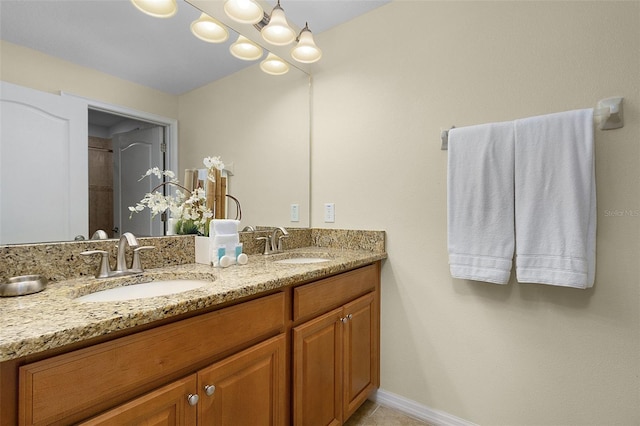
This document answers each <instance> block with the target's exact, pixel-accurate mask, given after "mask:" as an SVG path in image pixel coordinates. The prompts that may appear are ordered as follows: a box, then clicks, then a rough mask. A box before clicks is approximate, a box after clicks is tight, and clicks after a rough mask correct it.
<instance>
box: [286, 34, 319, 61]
mask: <svg viewBox="0 0 640 426" xmlns="http://www.w3.org/2000/svg"><path fill="white" fill-rule="evenodd" d="M291 57H292V58H293V59H295V60H296V61H298V62H302V63H303V64H311V63H313V62H317V61H319V60H320V58H321V57H322V50H320V49H319V48H318V46H316V43H315V42H314V41H313V35H312V34H311V31H309V28H308V27H304V29H303V30H302V32H301V33H300V37H299V41H298V45H297V46H296V47H294V48H293V49H291Z"/></svg>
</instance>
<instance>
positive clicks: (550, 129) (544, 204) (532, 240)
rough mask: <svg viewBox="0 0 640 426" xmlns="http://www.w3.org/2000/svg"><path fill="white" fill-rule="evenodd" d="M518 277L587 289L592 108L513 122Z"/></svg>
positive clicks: (591, 261)
mask: <svg viewBox="0 0 640 426" xmlns="http://www.w3.org/2000/svg"><path fill="white" fill-rule="evenodd" d="M515 135H516V136H515V137H516V143H515V192H516V199H515V215H516V219H515V221H516V275H517V279H518V281H519V282H523V283H541V284H550V285H558V286H565V287H577V288H587V287H591V286H592V285H593V281H594V277H595V246H596V240H595V236H596V189H595V169H594V157H593V110H592V109H584V110H578V111H569V112H562V113H557V114H549V115H543V116H539V117H531V118H527V119H522V120H516V122H515Z"/></svg>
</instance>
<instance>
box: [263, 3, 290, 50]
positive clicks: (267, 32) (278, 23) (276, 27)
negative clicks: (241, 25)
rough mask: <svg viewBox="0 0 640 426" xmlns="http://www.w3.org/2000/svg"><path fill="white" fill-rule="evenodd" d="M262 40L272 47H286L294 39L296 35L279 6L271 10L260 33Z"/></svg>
mask: <svg viewBox="0 0 640 426" xmlns="http://www.w3.org/2000/svg"><path fill="white" fill-rule="evenodd" d="M260 34H262V38H263V39H265V40H266V41H267V42H269V43H271V44H273V45H274V46H286V45H287V44H289V43H291V42H292V41H293V40H295V39H296V33H295V31H293V30H292V29H291V27H290V26H289V24H288V23H287V18H286V17H285V16H284V10H282V8H281V7H280V6H276V7H274V8H273V11H272V12H271V17H270V18H269V23H268V24H267V25H266V26H265V27H263V28H262V30H261V31H260Z"/></svg>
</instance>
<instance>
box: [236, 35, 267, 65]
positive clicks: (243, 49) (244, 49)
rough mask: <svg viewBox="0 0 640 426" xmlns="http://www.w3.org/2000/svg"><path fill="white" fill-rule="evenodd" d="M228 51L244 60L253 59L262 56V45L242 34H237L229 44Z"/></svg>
mask: <svg viewBox="0 0 640 426" xmlns="http://www.w3.org/2000/svg"><path fill="white" fill-rule="evenodd" d="M229 51H230V52H231V54H232V55H233V56H235V57H236V58H238V59H242V60H244V61H255V60H256V59H260V58H261V57H262V47H260V46H258V45H257V44H255V43H254V42H252V41H251V40H249V39H248V38H246V37H245V36H243V35H239V36H238V40H236V41H235V42H233V43H232V44H231V46H229Z"/></svg>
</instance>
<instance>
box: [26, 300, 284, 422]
mask: <svg viewBox="0 0 640 426" xmlns="http://www.w3.org/2000/svg"><path fill="white" fill-rule="evenodd" d="M284 311H285V294H284V293H276V294H273V295H270V296H264V297H261V298H258V299H255V300H252V301H249V302H244V303H241V304H238V305H235V306H231V307H229V308H224V309H221V310H219V311H214V312H210V313H206V314H203V315H199V316H196V317H193V318H189V319H186V320H182V321H178V322H175V323H172V324H168V325H164V326H161V327H157V328H153V329H151V330H147V331H142V332H140V333H136V334H132V335H130V336H127V337H122V338H119V339H115V340H112V341H109V342H106V343H101V344H98V345H94V346H90V347H88V348H85V349H80V350H77V351H73V352H69V353H66V354H63V355H58V356H55V357H52V358H47V359H44V360H42V361H38V362H34V363H30V364H26V365H24V366H22V367H20V369H19V374H20V375H19V377H20V379H19V381H20V383H19V404H18V414H19V416H18V419H19V424H20V425H21V426H22V425H48V424H69V423H74V422H78V421H80V420H83V419H86V418H88V417H90V416H93V415H95V414H97V413H100V412H102V411H104V410H106V409H109V408H111V407H114V406H117V405H119V404H123V403H126V402H128V401H130V400H131V399H132V398H135V397H137V396H138V395H141V394H142V393H146V392H150V391H155V390H156V389H158V388H159V387H160V386H162V385H164V384H166V383H168V382H170V381H171V380H176V379H180V378H181V377H184V376H185V375H187V374H189V373H193V372H195V371H197V369H198V368H202V367H204V366H206V365H208V364H210V363H211V362H212V361H213V360H214V359H216V358H217V359H220V358H222V357H224V356H225V355H230V354H231V353H233V352H238V351H239V350H241V349H243V348H246V347H247V346H250V345H251V344H253V343H256V342H259V341H260V340H265V339H267V338H269V337H271V336H274V335H276V334H279V333H282V332H283V331H284V326H285V314H284Z"/></svg>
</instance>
